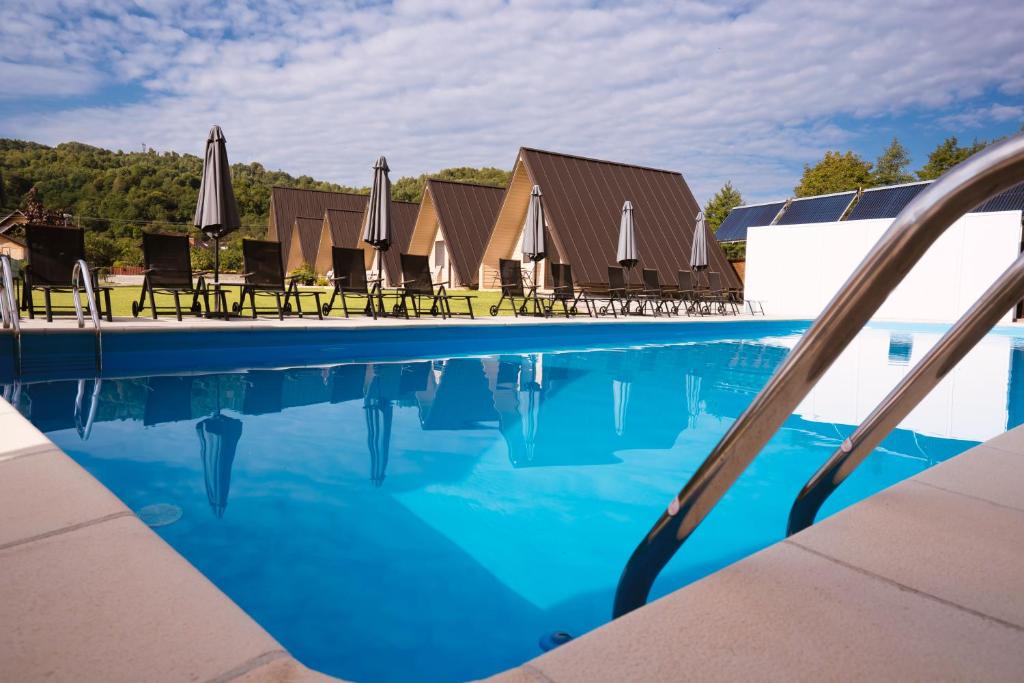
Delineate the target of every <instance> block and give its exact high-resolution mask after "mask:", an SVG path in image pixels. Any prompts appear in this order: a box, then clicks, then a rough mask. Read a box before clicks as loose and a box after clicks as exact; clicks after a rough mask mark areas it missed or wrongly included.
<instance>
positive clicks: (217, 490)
mask: <svg viewBox="0 0 1024 683" xmlns="http://www.w3.org/2000/svg"><path fill="white" fill-rule="evenodd" d="M196 434H197V435H198V436H199V453H200V457H202V459H203V480H204V482H205V483H206V499H207V500H208V501H209V502H210V509H212V510H213V514H214V515H216V516H217V518H218V519H220V518H221V517H223V516H224V510H225V509H226V508H227V506H228V491H229V490H230V488H231V465H232V464H233V463H234V462H235V450H236V449H237V448H238V440H239V439H240V438H241V437H242V421H241V420H236V419H235V418H233V417H227V416H226V415H222V414H220V413H219V412H218V413H216V414H214V415H211V416H210V417H208V418H206V419H205V420H200V421H199V423H198V424H196Z"/></svg>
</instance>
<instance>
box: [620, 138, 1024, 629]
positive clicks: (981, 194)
mask: <svg viewBox="0 0 1024 683" xmlns="http://www.w3.org/2000/svg"><path fill="white" fill-rule="evenodd" d="M1021 178H1024V135H1017V136H1014V137H1012V138H1009V139H1007V140H1004V141H1003V142H1001V143H998V144H996V145H993V146H991V147H989V148H988V149H986V150H984V151H982V152H980V153H978V154H976V155H975V156H973V157H971V158H969V159H967V160H966V161H964V162H963V163H961V164H959V165H958V166H956V167H955V168H953V169H951V170H950V171H949V172H948V173H946V175H944V176H943V177H942V178H940V179H939V180H937V181H936V182H935V183H933V184H932V185H931V186H930V187H929V188H927V189H926V190H924V191H922V192H921V193H920V194H919V195H918V196H917V197H915V198H914V199H913V200H912V201H911V202H910V204H908V205H907V206H906V208H904V209H903V211H901V212H900V214H899V215H898V216H897V217H896V219H895V220H894V221H893V223H892V225H891V226H890V227H889V229H888V231H886V233H885V234H884V235H883V236H882V238H881V239H880V240H879V241H878V243H876V244H875V246H874V247H873V248H872V249H871V251H870V252H869V253H868V255H867V256H866V257H865V258H864V260H863V261H862V262H861V264H860V265H859V266H858V267H857V269H856V270H855V271H854V272H853V274H852V275H851V276H850V277H849V279H848V280H847V281H846V283H845V284H844V285H843V286H842V287H841V288H840V290H839V292H838V293H837V294H836V295H835V297H833V299H832V301H831V302H829V304H828V306H826V307H825V309H824V310H823V311H822V313H821V314H820V315H819V316H818V318H817V320H815V322H814V323H813V324H812V325H811V327H810V328H809V329H808V330H807V332H806V333H805V334H804V335H803V337H802V338H801V339H800V341H799V342H798V343H797V345H796V346H795V347H794V348H793V350H792V351H791V352H790V354H789V355H788V356H787V357H786V360H785V361H784V362H783V363H782V365H781V366H780V367H779V369H778V370H777V371H776V372H775V374H774V375H773V376H772V378H771V379H770V380H769V381H768V383H767V384H766V385H765V387H764V388H763V389H762V390H761V392H760V393H759V394H758V395H757V396H756V397H755V399H754V401H753V402H752V403H751V404H750V406H748V407H747V409H746V410H745V411H744V412H743V414H742V415H740V417H739V418H738V419H737V420H736V422H734V423H733V425H732V426H731V427H730V428H729V430H728V431H727V432H726V433H725V435H724V436H723V437H722V439H721V440H720V441H719V442H718V444H717V445H716V446H715V447H714V449H712V451H711V453H710V454H709V455H708V457H707V458H706V459H705V460H704V463H703V464H702V465H701V466H700V468H698V470H697V471H696V472H695V473H694V475H693V476H692V477H691V478H690V480H689V481H688V482H687V483H686V485H685V486H684V487H683V489H682V490H681V491H680V492H679V493H678V494H677V495H676V496H675V497H674V498H673V499H672V500H671V501H670V503H669V505H668V508H667V509H666V510H665V512H663V513H662V515H661V517H660V518H659V519H658V520H657V522H656V523H655V524H654V526H653V527H652V528H651V530H650V531H649V532H648V533H647V534H646V535H645V536H644V537H643V539H641V541H640V543H639V545H638V546H637V547H636V549H635V550H634V551H633V554H632V556H631V557H630V558H629V561H628V562H627V563H626V566H625V568H624V569H623V572H622V576H621V577H620V578H619V584H618V587H617V589H616V592H615V603H614V607H613V612H612V616H613V618H617V617H620V616H622V615H623V614H627V613H629V612H631V611H632V610H634V609H636V608H637V607H640V606H642V605H643V604H644V603H645V602H646V601H647V597H648V595H649V594H650V590H651V586H652V585H653V584H654V580H655V579H656V578H657V576H658V574H659V573H660V572H661V570H662V568H663V567H664V566H665V565H666V564H667V563H668V561H669V560H670V559H671V558H672V556H673V555H675V552H676V550H678V549H679V547H680V546H681V545H682V544H683V543H684V542H685V541H686V539H687V538H689V536H690V535H691V534H692V533H693V531H694V530H695V529H696V528H697V527H698V526H699V525H700V523H701V522H702V521H703V520H704V518H705V517H707V515H708V514H709V513H710V512H711V510H712V509H713V508H714V506H715V505H716V504H717V503H718V501H719V500H721V498H722V496H724V495H725V493H726V492H727V491H728V490H729V488H730V487H731V486H732V485H733V484H734V483H735V481H736V480H737V479H738V478H739V477H740V475H741V474H742V473H743V472H744V471H745V470H746V469H747V466H748V465H750V463H751V462H752V461H753V459H754V458H755V457H756V456H757V454H758V453H759V452H760V451H761V449H762V448H763V447H764V445H765V444H766V443H767V442H768V440H769V439H770V438H771V437H772V436H773V435H774V434H775V432H776V431H778V429H779V427H781V426H782V423H783V422H784V421H785V420H786V419H787V418H788V417H789V416H790V414H792V412H793V411H794V410H795V409H796V408H797V406H798V405H799V404H800V401H801V400H803V399H804V397H806V396H807V394H808V393H809V392H810V390H811V389H812V388H813V387H814V385H815V384H817V382H818V380H819V379H820V378H821V376H822V375H823V374H824V373H825V371H826V370H828V368H829V367H830V366H831V365H832V363H833V362H834V361H835V359H836V358H837V357H838V356H839V354H840V353H842V352H843V350H844V349H845V348H846V347H847V346H848V345H849V343H850V341H851V340H852V339H853V338H854V337H855V336H856V335H857V334H858V333H859V332H860V330H861V329H862V328H863V327H864V325H865V324H866V323H867V322H868V321H869V320H870V319H871V316H872V315H874V314H875V312H876V311H877V310H878V308H879V307H880V306H881V305H882V303H883V302H884V301H885V299H886V297H888V295H889V293H890V292H892V290H893V289H895V288H896V286H897V285H898V284H899V283H900V282H901V281H902V280H903V278H904V277H906V275H907V273H908V272H910V270H911V269H912V268H913V267H914V264H916V263H917V262H918V261H919V260H920V259H921V257H922V256H923V255H924V253H925V252H926V251H927V250H928V248H929V247H931V245H932V244H934V242H935V240H937V239H938V238H939V236H940V235H942V233H943V232H945V231H946V230H947V229H948V228H949V226H950V225H952V224H953V223H954V222H955V221H956V220H957V219H958V218H960V217H961V216H963V215H964V214H965V213H967V212H968V211H970V210H971V209H973V208H974V207H976V206H978V205H979V204H981V203H982V202H984V201H985V200H986V199H988V198H990V197H992V196H993V195H996V194H998V193H1000V192H1002V191H1004V190H1007V189H1009V188H1010V187H1012V186H1014V185H1016V184H1017V183H1019V182H1020V181H1021Z"/></svg>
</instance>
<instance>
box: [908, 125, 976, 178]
mask: <svg viewBox="0 0 1024 683" xmlns="http://www.w3.org/2000/svg"><path fill="white" fill-rule="evenodd" d="M987 145H988V143H986V142H984V141H982V140H975V141H974V142H972V143H971V144H970V145H968V146H967V147H961V146H960V143H959V140H957V138H956V136H955V135H951V136H949V137H948V138H946V139H945V140H943V141H942V142H940V143H939V144H938V146H937V147H936V148H935V149H933V150H932V151H931V153H930V154H929V155H928V161H927V162H926V163H925V165H924V166H922V167H921V170H919V171H918V172H917V177H918V178H920V179H921V180H935V179H936V178H938V177H939V176H940V175H942V174H943V173H945V172H946V171H948V170H949V169H951V168H953V167H954V166H956V165H957V164H959V163H960V162H961V161H963V160H964V159H966V158H967V157H969V156H971V155H972V154H975V153H976V152H980V151H981V150H983V149H985V147H986V146H987Z"/></svg>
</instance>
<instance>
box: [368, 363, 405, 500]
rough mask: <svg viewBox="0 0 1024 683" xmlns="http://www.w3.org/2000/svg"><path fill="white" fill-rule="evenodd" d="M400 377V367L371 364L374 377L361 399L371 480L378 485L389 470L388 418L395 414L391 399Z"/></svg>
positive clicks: (395, 392) (397, 390)
mask: <svg viewBox="0 0 1024 683" xmlns="http://www.w3.org/2000/svg"><path fill="white" fill-rule="evenodd" d="M401 380H402V366H400V365H395V364H380V365H375V366H373V379H372V380H370V386H369V387H368V388H367V390H366V397H365V398H364V399H363V409H364V411H365V412H366V445H367V448H369V450H370V481H372V482H373V485H374V486H376V487H378V488H379V487H380V486H381V485H383V484H384V477H385V474H386V472H387V469H388V454H389V452H390V450H391V420H392V417H393V415H394V404H393V399H394V398H395V397H397V396H398V393H399V385H400V383H401Z"/></svg>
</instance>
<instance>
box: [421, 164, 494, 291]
mask: <svg viewBox="0 0 1024 683" xmlns="http://www.w3.org/2000/svg"><path fill="white" fill-rule="evenodd" d="M504 196H505V189H504V188H501V187H492V186H490V185H476V184H471V183H462V182H452V181H447V180H437V179H429V180H427V184H426V187H424V190H423V201H422V202H421V203H420V210H419V215H418V216H417V217H416V225H415V227H414V228H413V232H412V238H411V240H410V242H409V253H411V254H421V255H424V256H429V257H430V267H431V272H432V273H434V277H435V279H437V280H439V281H446V282H450V283H451V286H452V287H476V286H477V283H478V279H479V274H480V261H481V259H482V258H483V255H484V249H485V248H486V247H487V241H488V239H489V238H490V236H491V230H492V229H493V228H494V220H495V218H496V217H497V215H498V210H499V209H500V208H501V200H502V198H503V197H504Z"/></svg>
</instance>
